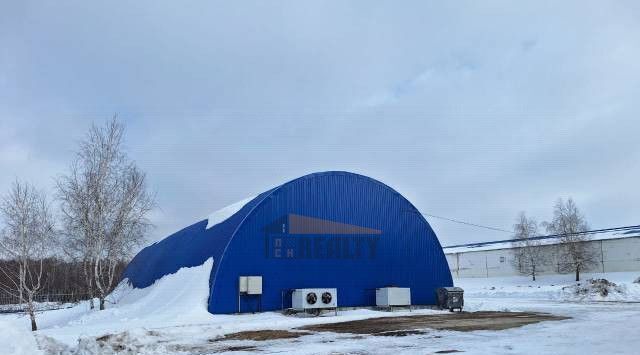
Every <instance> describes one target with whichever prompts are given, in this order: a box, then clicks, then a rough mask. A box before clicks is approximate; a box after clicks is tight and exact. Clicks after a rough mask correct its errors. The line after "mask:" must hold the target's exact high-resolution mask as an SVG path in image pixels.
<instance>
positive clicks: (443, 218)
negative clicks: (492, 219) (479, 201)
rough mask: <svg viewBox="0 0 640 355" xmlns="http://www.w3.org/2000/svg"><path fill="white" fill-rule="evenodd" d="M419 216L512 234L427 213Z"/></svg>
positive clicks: (495, 228) (508, 231)
mask: <svg viewBox="0 0 640 355" xmlns="http://www.w3.org/2000/svg"><path fill="white" fill-rule="evenodd" d="M420 214H422V215H423V216H428V217H433V218H438V219H442V220H445V221H449V222H454V223H459V224H464V225H466V226H471V227H476V228H484V229H489V230H492V231H498V232H503V233H509V234H513V231H510V230H506V229H502V228H497V227H489V226H483V225H481V224H476V223H471V222H465V221H460V220H457V219H453V218H447V217H442V216H436V215H433V214H429V213H420Z"/></svg>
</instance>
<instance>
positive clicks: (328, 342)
mask: <svg viewBox="0 0 640 355" xmlns="http://www.w3.org/2000/svg"><path fill="white" fill-rule="evenodd" d="M210 269H211V260H209V261H208V262H207V263H205V264H204V265H202V266H200V267H195V268H185V269H181V270H180V271H178V272H177V273H176V274H173V275H168V276H166V277H164V278H163V279H161V280H159V281H158V282H156V284H154V285H153V286H152V287H149V288H147V289H143V290H134V289H131V288H129V287H127V286H125V285H121V286H120V287H119V288H118V289H117V290H116V291H115V292H114V294H113V295H112V297H111V302H113V304H108V309H107V310H106V311H95V310H94V311H91V310H89V309H88V305H87V304H86V303H83V304H80V305H78V306H76V307H74V308H70V309H61V310H54V311H46V312H43V313H41V314H39V316H38V324H39V328H40V330H39V331H37V332H36V333H35V335H34V334H33V333H32V332H30V331H29V322H28V319H27V318H25V317H20V316H18V315H16V314H4V315H0V354H1V355H5V354H7V355H8V354H16V355H18V354H19V355H22V354H115V353H123V354H173V353H178V354H213V353H231V352H233V353H235V354H238V353H248V354H256V353H266V354H269V353H295V354H390V353H393V354H430V353H443V352H451V351H453V350H456V351H462V352H465V353H469V354H540V353H549V354H637V353H638V350H637V349H640V337H638V329H639V328H640V284H637V283H633V281H634V280H635V279H636V278H637V277H638V276H640V273H611V274H604V275H600V274H587V275H584V279H585V280H586V279H588V278H606V279H607V280H609V281H612V282H614V283H615V284H616V285H615V286H614V285H606V289H607V290H606V291H605V293H606V296H603V295H602V294H603V291H602V288H598V287H600V286H602V284H601V283H597V284H596V285H595V286H593V285H591V283H588V282H582V283H581V284H580V286H577V285H576V283H575V282H572V281H571V278H572V276H571V275H563V276H542V277H540V278H539V280H538V281H537V282H531V281H530V280H529V279H527V278H524V277H510V278H489V279H480V278H479V279H459V280H456V285H457V286H461V287H463V288H464V289H465V299H466V303H465V310H466V311H480V310H497V311H504V310H508V311H536V312H548V313H551V314H555V315H561V316H568V317H571V319H568V320H562V321H548V322H542V323H537V324H532V325H527V326H524V327H520V328H513V329H508V330H501V331H486V330H481V331H472V332H456V331H442V330H441V331H437V330H427V331H426V332H425V333H423V334H416V335H407V336H393V337H390V336H374V335H358V336H354V335H352V334H336V333H326V332H325V333H314V334H310V335H304V336H301V337H298V338H295V339H272V340H266V341H254V340H220V339H221V338H222V337H223V336H224V335H225V334H230V333H235V332H239V331H246V330H261V329H280V330H291V329H293V328H296V327H300V326H304V325H310V324H318V323H328V322H339V321H347V320H357V319H366V318H372V317H392V316H398V315H407V314H411V315H415V314H449V313H448V312H441V311H435V310H429V309H425V310H414V311H413V312H411V313H408V312H407V311H397V312H393V313H389V312H378V311H372V310H352V311H342V312H340V314H339V315H338V316H337V317H335V316H331V315H327V316H323V317H318V318H315V317H291V316H284V315H281V314H279V313H275V312H268V313H262V314H253V315H252V314H247V315H211V314H209V313H207V312H206V298H207V294H208V287H207V285H208V278H209V271H210ZM585 286H587V287H585ZM634 302H637V303H634ZM294 331H296V330H294Z"/></svg>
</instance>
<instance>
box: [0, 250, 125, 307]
mask: <svg viewBox="0 0 640 355" xmlns="http://www.w3.org/2000/svg"><path fill="white" fill-rule="evenodd" d="M40 262H42V264H43V269H44V270H46V272H45V273H43V274H42V280H43V281H42V284H43V287H42V290H41V291H40V297H39V300H38V301H51V302H77V301H81V300H86V299H89V294H88V293H87V289H88V285H87V282H86V280H87V278H86V277H85V270H84V266H83V263H82V262H78V261H67V260H63V259H60V258H45V259H42V260H41V261H40V260H31V261H29V263H38V264H39V263H40ZM126 265H127V264H126V263H125V262H119V263H118V264H117V266H116V275H117V280H120V279H121V275H122V272H123V271H124V268H125V267H126ZM0 270H2V271H6V273H5V272H0V285H7V284H11V283H12V282H13V281H12V279H11V278H10V277H8V275H11V274H15V273H17V272H18V270H19V264H18V261H16V260H0ZM7 274H8V275H7ZM15 303H20V298H19V296H17V295H15V291H14V290H11V291H9V290H4V289H2V288H0V304H15Z"/></svg>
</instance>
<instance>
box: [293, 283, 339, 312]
mask: <svg viewBox="0 0 640 355" xmlns="http://www.w3.org/2000/svg"><path fill="white" fill-rule="evenodd" d="M291 307H292V308H293V309H294V310H296V311H307V312H309V311H315V313H316V314H319V312H320V311H321V310H322V309H336V308H338V290H337V289H335V288H300V289H295V290H293V293H292V294H291ZM309 313H314V312H309Z"/></svg>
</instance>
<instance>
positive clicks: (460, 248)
mask: <svg viewBox="0 0 640 355" xmlns="http://www.w3.org/2000/svg"><path fill="white" fill-rule="evenodd" d="M587 237H588V239H589V240H607V239H621V238H634V237H640V229H631V230H623V231H608V232H595V233H591V234H588V235H587ZM539 240H540V244H541V245H553V244H559V243H560V238H559V237H557V236H549V237H539ZM509 248H513V243H512V241H511V240H499V241H494V242H484V243H471V244H464V245H452V246H448V247H443V248H442V249H443V250H444V253H445V254H455V253H465V252H472V251H486V250H498V249H509Z"/></svg>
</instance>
